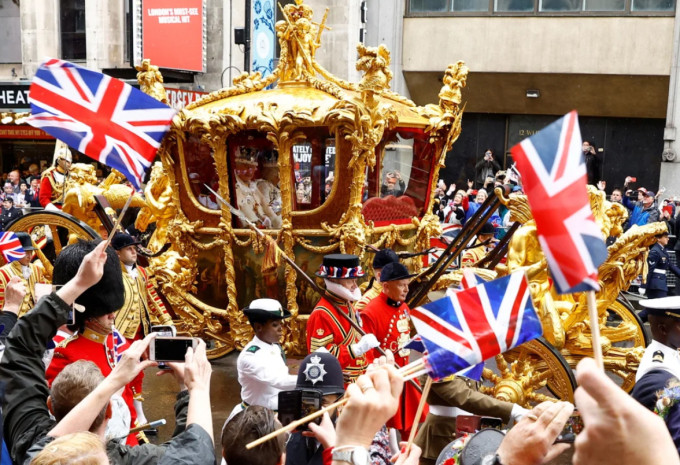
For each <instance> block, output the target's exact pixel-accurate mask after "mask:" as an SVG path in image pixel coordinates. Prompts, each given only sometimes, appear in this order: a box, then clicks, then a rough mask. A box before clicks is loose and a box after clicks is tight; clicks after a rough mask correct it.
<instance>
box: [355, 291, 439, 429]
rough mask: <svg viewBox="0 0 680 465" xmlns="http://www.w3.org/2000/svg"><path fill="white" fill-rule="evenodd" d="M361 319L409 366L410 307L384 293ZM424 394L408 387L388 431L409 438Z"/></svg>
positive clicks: (369, 305) (398, 362) (389, 422)
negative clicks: (407, 346)
mask: <svg viewBox="0 0 680 465" xmlns="http://www.w3.org/2000/svg"><path fill="white" fill-rule="evenodd" d="M361 320H362V322H363V328H364V331H366V333H372V334H373V335H375V337H376V339H378V342H379V343H380V347H381V348H382V349H383V350H384V351H388V350H389V351H390V352H392V353H393V354H394V361H395V363H396V364H397V365H399V366H400V367H403V366H405V365H407V364H408V362H409V360H408V357H409V352H410V351H409V349H402V347H403V346H404V345H405V344H406V343H407V342H408V341H409V340H410V338H411V330H410V326H409V316H408V306H407V305H406V304H405V303H403V302H401V303H398V302H395V301H394V300H392V299H390V298H388V297H387V296H386V295H385V293H384V292H381V293H380V294H379V295H378V296H377V297H376V298H374V299H372V300H371V301H370V302H368V304H366V306H365V307H364V309H363V310H362V311H361ZM420 397H421V395H420V392H419V391H418V389H416V387H415V386H413V385H412V384H411V383H405V384H404V391H403V392H402V394H401V398H400V400H399V409H398V410H397V413H396V414H395V415H394V416H393V417H392V418H390V420H389V421H388V422H387V427H388V428H396V429H398V430H399V431H400V432H401V435H402V437H408V433H409V431H410V430H411V428H412V426H413V419H414V417H415V415H416V410H418V403H419V402H420ZM426 416H427V406H426V408H425V409H424V410H423V414H422V417H421V420H420V421H425V417H426Z"/></svg>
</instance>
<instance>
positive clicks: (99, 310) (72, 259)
mask: <svg viewBox="0 0 680 465" xmlns="http://www.w3.org/2000/svg"><path fill="white" fill-rule="evenodd" d="M99 242H100V241H83V240H81V241H78V242H76V243H75V244H72V245H69V246H68V247H66V248H65V249H64V250H62V251H61V253H60V254H59V256H58V257H57V260H56V261H55V262H54V276H53V280H52V282H53V284H57V285H59V284H66V283H67V282H69V281H70V280H71V279H72V278H73V277H74V276H75V275H76V274H77V273H78V268H79V267H80V264H81V263H82V261H83V258H85V255H87V254H88V253H90V252H91V251H93V250H94V248H95V247H97V244H99ZM106 255H107V256H108V257H107V259H106V263H105V264H104V275H103V276H102V279H101V280H100V281H99V282H98V283H97V284H95V285H94V286H92V287H91V288H89V289H88V290H86V291H85V292H83V293H82V295H81V296H80V297H78V298H77V299H76V303H77V304H79V305H82V306H83V307H85V311H84V312H83V313H82V314H78V312H76V317H78V316H82V317H83V318H79V320H85V319H87V318H91V317H99V316H104V315H106V314H108V313H111V312H115V311H117V310H118V309H120V307H122V306H123V303H124V302H125V288H124V287H123V272H122V271H121V268H120V259H119V258H118V255H117V254H116V252H115V251H114V250H113V249H112V248H111V247H108V248H107V249H106Z"/></svg>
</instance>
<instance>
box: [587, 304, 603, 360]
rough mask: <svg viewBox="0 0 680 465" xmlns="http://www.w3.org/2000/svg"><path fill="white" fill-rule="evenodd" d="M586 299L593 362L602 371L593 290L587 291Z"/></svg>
mask: <svg viewBox="0 0 680 465" xmlns="http://www.w3.org/2000/svg"><path fill="white" fill-rule="evenodd" d="M586 300H587V302H588V314H589V315H590V336H591V338H592V343H593V353H594V355H595V363H597V366H598V367H600V370H602V371H604V362H603V360H602V345H601V344H600V318H599V315H598V313H597V299H596V298H595V291H587V292H586Z"/></svg>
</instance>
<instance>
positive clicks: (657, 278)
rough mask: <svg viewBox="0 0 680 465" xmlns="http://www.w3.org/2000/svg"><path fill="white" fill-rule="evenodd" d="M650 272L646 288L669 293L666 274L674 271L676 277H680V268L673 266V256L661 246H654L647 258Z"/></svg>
mask: <svg viewBox="0 0 680 465" xmlns="http://www.w3.org/2000/svg"><path fill="white" fill-rule="evenodd" d="M647 264H648V265H649V272H648V273H647V285H646V288H647V289H648V290H649V289H657V290H660V291H668V285H667V283H666V272H667V271H668V270H670V271H672V272H673V273H674V274H675V275H676V276H680V268H678V267H677V266H675V265H673V263H672V262H671V256H670V254H669V253H668V251H666V249H665V248H664V247H662V246H661V244H654V245H653V246H652V249H651V250H650V251H649V257H647Z"/></svg>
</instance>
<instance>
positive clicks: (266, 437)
mask: <svg viewBox="0 0 680 465" xmlns="http://www.w3.org/2000/svg"><path fill="white" fill-rule="evenodd" d="M348 401H349V397H343V398H342V399H340V400H339V401H337V402H335V403H332V404H331V405H329V406H328V407H324V408H322V409H320V410H317V411H316V412H314V413H312V414H310V415H307V416H306V417H304V418H300V419H299V420H295V421H294V422H292V423H289V424H288V425H286V426H284V427H283V428H279V429H277V430H276V431H272V432H271V433H269V434H266V435H264V436H262V437H261V438H260V439H256V440H255V441H253V442H251V443H248V444H247V445H246V449H248V450H250V449H252V448H253V447H256V446H259V445H260V444H263V443H265V442H267V441H269V440H270V439H274V438H275V437H276V436H278V435H280V434H283V433H286V432H288V431H293V430H294V429H296V428H297V427H298V426H302V425H304V424H305V423H309V421H311V420H313V419H315V418H317V417H320V416H321V415H323V414H324V413H326V412H329V411H331V410H333V409H334V408H338V407H340V406H341V405H345V404H346V403H347V402H348Z"/></svg>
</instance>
